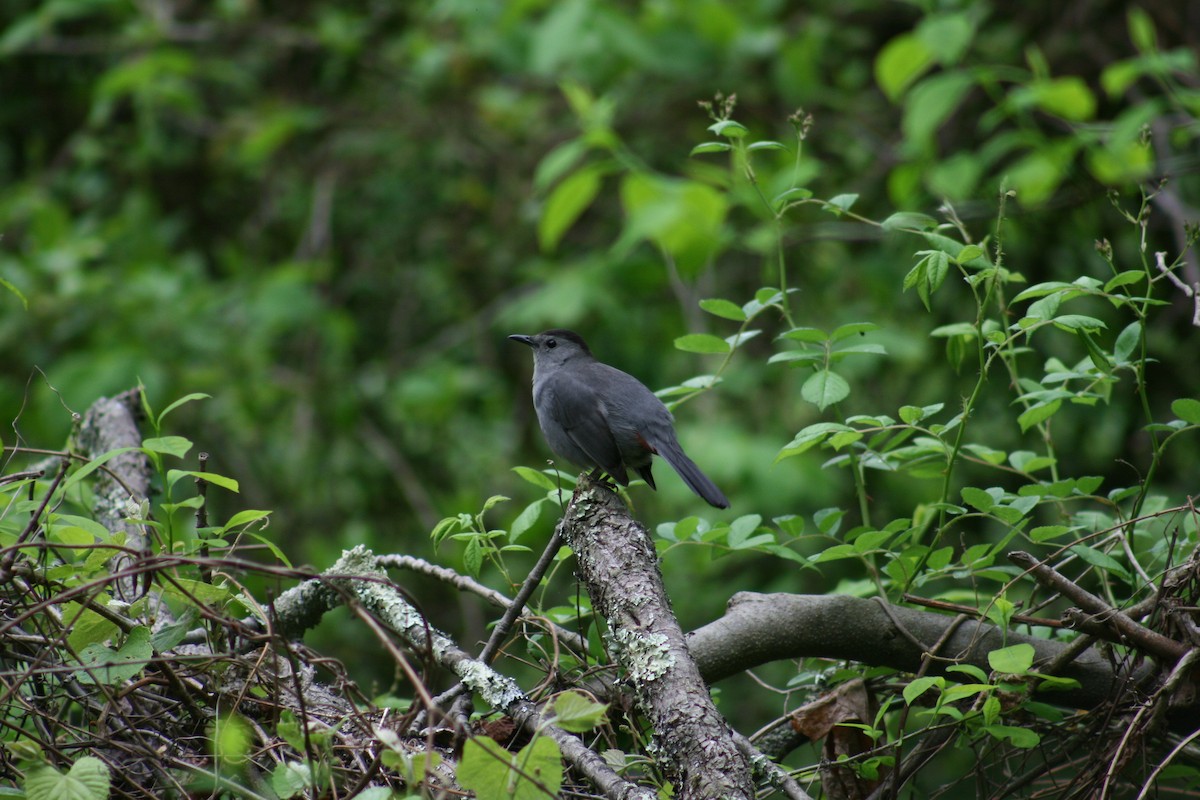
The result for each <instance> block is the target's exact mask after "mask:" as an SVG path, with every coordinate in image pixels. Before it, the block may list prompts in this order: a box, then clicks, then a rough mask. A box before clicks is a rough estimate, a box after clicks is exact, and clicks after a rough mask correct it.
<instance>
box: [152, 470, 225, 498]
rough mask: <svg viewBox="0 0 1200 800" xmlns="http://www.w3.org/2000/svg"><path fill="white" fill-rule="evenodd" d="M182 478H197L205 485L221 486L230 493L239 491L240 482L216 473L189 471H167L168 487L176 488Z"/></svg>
mask: <svg viewBox="0 0 1200 800" xmlns="http://www.w3.org/2000/svg"><path fill="white" fill-rule="evenodd" d="M181 478H195V479H196V480H199V481H204V482H205V483H211V484H212V485H213V486H220V487H221V488H222V489H226V490H228V491H230V492H235V493H236V492H237V491H238V482H237V481H235V480H234V479H233V478H226V477H225V476H224V475H218V474H217V473H215V472H197V471H196V470H188V469H169V470H167V486H174V485H175V484H176V483H178V482H179V480H180V479H181Z"/></svg>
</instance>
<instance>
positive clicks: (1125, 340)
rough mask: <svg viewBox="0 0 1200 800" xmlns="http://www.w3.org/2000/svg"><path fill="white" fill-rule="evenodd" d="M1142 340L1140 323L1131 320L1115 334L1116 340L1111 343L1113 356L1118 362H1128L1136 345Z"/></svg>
mask: <svg viewBox="0 0 1200 800" xmlns="http://www.w3.org/2000/svg"><path fill="white" fill-rule="evenodd" d="M1141 341H1142V323H1140V322H1131V323H1129V324H1128V325H1126V326H1125V329H1124V330H1122V331H1121V332H1120V333H1119V334H1117V341H1116V343H1115V344H1114V345H1113V358H1114V359H1116V362H1117V363H1118V364H1128V363H1129V359H1130V358H1131V357H1132V356H1133V353H1134V351H1135V350H1137V349H1138V345H1140V344H1141Z"/></svg>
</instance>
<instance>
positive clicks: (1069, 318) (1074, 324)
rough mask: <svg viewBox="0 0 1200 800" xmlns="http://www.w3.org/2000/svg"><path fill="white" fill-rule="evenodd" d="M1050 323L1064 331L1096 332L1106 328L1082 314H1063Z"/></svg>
mask: <svg viewBox="0 0 1200 800" xmlns="http://www.w3.org/2000/svg"><path fill="white" fill-rule="evenodd" d="M1051 322H1053V323H1054V324H1055V326H1057V327H1059V328H1062V329H1063V330H1065V331H1098V330H1103V329H1104V328H1107V327H1108V326H1107V325H1105V324H1104V323H1103V322H1101V321H1100V320H1098V319H1096V318H1095V317H1088V316H1084V315H1083V314H1063V315H1062V316H1059V317H1055V318H1054V319H1052V320H1051Z"/></svg>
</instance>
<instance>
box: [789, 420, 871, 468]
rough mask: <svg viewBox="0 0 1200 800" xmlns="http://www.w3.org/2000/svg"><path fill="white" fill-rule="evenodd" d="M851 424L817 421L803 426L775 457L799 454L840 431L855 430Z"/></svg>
mask: <svg viewBox="0 0 1200 800" xmlns="http://www.w3.org/2000/svg"><path fill="white" fill-rule="evenodd" d="M853 430H854V429H853V428H851V427H850V426H849V425H843V424H841V423H840V422H817V423H814V424H812V425H809V426H808V427H806V428H803V429H802V430H801V431H800V432H799V433H797V434H796V437H795V438H794V439H792V441H791V443H790V444H789V445H787V447H784V448H783V449H782V450H780V451H779V455H777V456H776V457H775V460H776V461H779V460H781V459H784V458H789V457H791V456H797V455H800V454H801V453H803V452H804V451H805V450H808V449H810V448H812V447H815V446H817V445H818V444H820V443H821V442H823V441H825V439H826V438H827V437H829V436H830V435H832V434H834V433H836V432H838V431H853Z"/></svg>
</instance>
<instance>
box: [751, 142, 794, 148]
mask: <svg viewBox="0 0 1200 800" xmlns="http://www.w3.org/2000/svg"><path fill="white" fill-rule="evenodd" d="M746 149H747V150H787V148H786V147H785V146H783V145H782V144H780V143H779V142H771V141H762V142H751V144H750V146H749V147H747V148H746Z"/></svg>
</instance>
